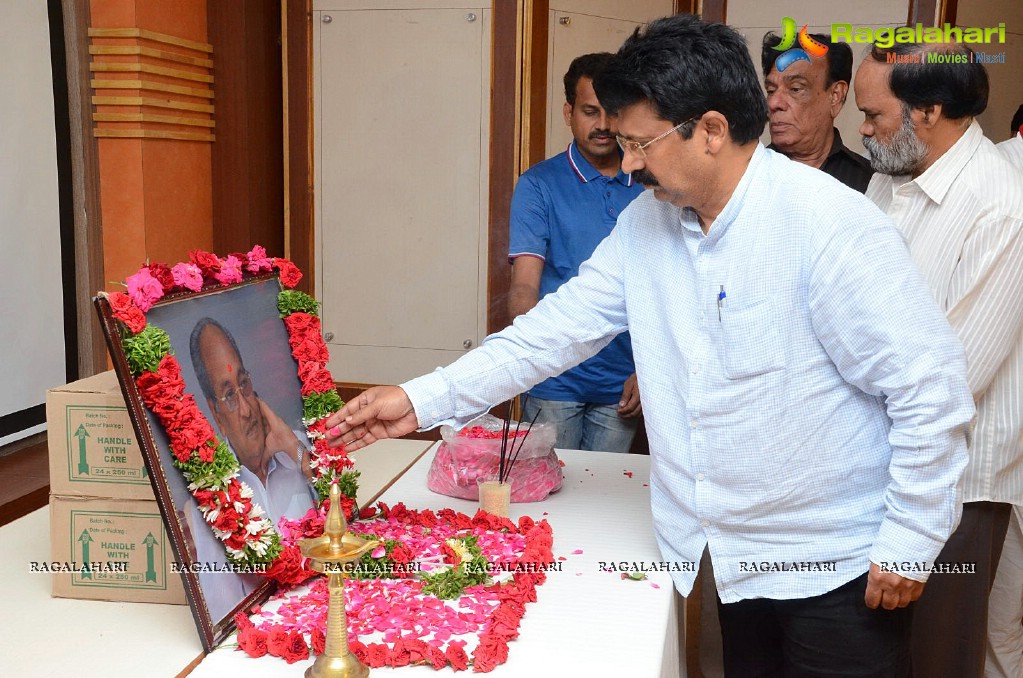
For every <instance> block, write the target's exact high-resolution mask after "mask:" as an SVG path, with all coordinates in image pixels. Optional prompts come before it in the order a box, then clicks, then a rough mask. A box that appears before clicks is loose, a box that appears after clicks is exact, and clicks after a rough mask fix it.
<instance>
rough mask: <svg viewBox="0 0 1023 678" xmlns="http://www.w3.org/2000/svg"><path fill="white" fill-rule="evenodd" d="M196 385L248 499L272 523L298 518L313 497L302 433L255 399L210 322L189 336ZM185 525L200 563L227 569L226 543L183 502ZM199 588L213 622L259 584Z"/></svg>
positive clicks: (204, 578) (227, 341)
mask: <svg viewBox="0 0 1023 678" xmlns="http://www.w3.org/2000/svg"><path fill="white" fill-rule="evenodd" d="M189 353H190V355H191V359H192V367H193V369H194V370H195V375H196V380H197V381H198V383H199V387H200V390H201V391H202V395H203V397H204V398H205V400H206V404H207V406H208V407H209V410H210V412H211V413H212V417H213V422H214V423H215V425H216V429H217V433H218V435H219V437H220V438H221V439H222V440H223V441H224V442H226V443H227V445H228V446H229V447H230V448H231V451H232V452H233V453H234V455H235V456H236V457H237V458H238V461H239V463H240V470H239V476H238V477H239V479H240V480H241V481H242V482H244V483H245V484H246V485H248V486H249V487H250V488H251V489H252V501H253V503H254V504H258V505H259V506H261V507H262V509H263V512H264V513H265V515H266V516H267V517H268V518H269V519H270V520H271V521H272V522H273V523H274V525H276V524H277V523H278V521H280V519H281V518H282V517H287V518H290V519H292V520H294V519H298V518H300V517H302V515H303V514H305V512H306V511H308V510H309V509H310V508H312V507H313V505H314V502H315V500H316V499H317V498H318V497H317V494H316V490H315V489H314V488H313V486H312V485H311V483H310V482H309V476H310V475H311V471H308V470H306V469H307V468H308V451H307V447H306V446H305V445H303V444H302V443H301V442H300V441H301V439H302V438H304V437H305V434H304V433H303V432H301V431H294V430H292V429H291V428H290V427H289V426H288V424H287V423H286V422H284V421H283V420H282V419H281V418H280V417H279V416H278V415H277V414H276V413H275V412H274V411H273V410H272V409H271V408H270V406H269V405H267V403H266V402H265V401H264V400H263V399H262V398H260V397H259V394H258V393H257V392H256V390H255V387H254V385H253V381H252V374H251V373H250V372H249V370H248V369H247V368H246V366H245V363H244V361H243V360H242V356H241V351H240V350H239V349H238V343H237V342H236V341H235V338H234V336H232V334H231V333H230V331H228V330H227V328H225V327H224V326H223V325H222V324H221V323H219V322H217V321H216V320H214V319H213V318H209V317H206V318H202V319H200V320H199V321H198V322H197V323H196V324H195V326H194V328H193V329H192V332H191V336H190V337H189ZM183 513H184V519H185V526H186V528H187V530H188V532H189V533H190V536H191V539H192V545H193V546H194V551H193V554H192V555H193V558H194V560H195V561H196V562H197V563H200V564H204V565H205V564H212V563H217V564H221V563H224V564H226V563H227V557H226V554H225V552H224V544H223V542H221V541H220V540H219V539H217V538H216V536H215V535H214V534H213V531H212V530H211V529H210V528H209V526H208V525H207V524H206V521H205V519H204V518H203V516H202V513H201V512H200V511H199V508H198V506H197V505H196V503H195V500H194V499H192V498H191V497H189V498H188V499H187V500H186V504H185V506H184V510H183ZM198 577H199V585H200V588H201V589H202V592H203V597H204V599H205V600H206V605H207V608H208V610H209V613H210V617H211V618H212V619H213V620H214V621H216V620H219V619H221V618H223V617H224V616H225V615H226V614H228V613H229V612H230V611H231V610H232V609H233V608H234V606H235V605H237V604H238V603H240V602H241V601H242V600H243V599H244V598H245V596H247V595H248V594H249V593H251V592H252V591H253V590H255V588H256V587H257V586H259V584H260V583H262V581H263V578H262V577H260V576H259V575H256V574H233V573H223V572H216V571H205V570H201V571H200V572H199V574H198Z"/></svg>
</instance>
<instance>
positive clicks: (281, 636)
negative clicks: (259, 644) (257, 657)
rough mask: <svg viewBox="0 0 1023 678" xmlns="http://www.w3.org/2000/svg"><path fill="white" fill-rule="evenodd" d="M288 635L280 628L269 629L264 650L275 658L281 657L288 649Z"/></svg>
mask: <svg viewBox="0 0 1023 678" xmlns="http://www.w3.org/2000/svg"><path fill="white" fill-rule="evenodd" d="M289 640H290V638H289V634H288V632H287V631H285V630H284V629H283V628H281V627H280V626H274V627H273V628H271V629H270V631H269V633H268V634H267V637H266V649H267V651H268V652H269V653H270V654H272V655H273V656H275V657H283V656H284V653H285V652H286V651H287V648H288V641H289Z"/></svg>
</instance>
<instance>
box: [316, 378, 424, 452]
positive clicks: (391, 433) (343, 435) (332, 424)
mask: <svg viewBox="0 0 1023 678" xmlns="http://www.w3.org/2000/svg"><path fill="white" fill-rule="evenodd" d="M418 427H419V420H418V419H416V412H415V410H414V409H412V401H411V400H409V398H408V396H407V395H406V394H405V391H403V390H402V389H401V387H399V386H374V387H373V388H370V389H367V390H365V391H363V392H362V393H360V394H359V395H358V396H357V397H356V398H353V399H352V400H350V401H348V404H346V405H345V406H344V407H342V408H341V409H340V410H339V411H338V412H337V413H336V414H332V415H330V417H328V418H327V440H329V441H330V445H331V447H337V446H338V445H341V444H342V443H343V444H344V446H345V448H346V449H347V450H349V451H352V450H358V449H361V448H363V447H366V446H367V445H369V444H371V443H375V442H376V441H378V440H383V439H384V438H400V437H401V436H403V435H406V434H408V433H412V432H413V431H415V430H416V429H417V428H418Z"/></svg>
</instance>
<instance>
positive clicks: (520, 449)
mask: <svg viewBox="0 0 1023 678" xmlns="http://www.w3.org/2000/svg"><path fill="white" fill-rule="evenodd" d="M541 412H543V408H537V410H536V414H534V415H533V419H532V421H530V422H529V428H527V429H526V435H524V436H522V440H520V441H519V446H518V448H516V449H514V452H513V453H512V455H511V461H509V462H508V470H507V473H505V476H504V478H500V480H501V482H504V481H505V480H507V479H508V478H510V477H511V470H512V466H514V465H515V460H516V459H518V458H519V452H521V451H522V446H523V445H525V444H526V438H528V437H529V433H530V431H532V430H533V424H535V423H536V418H537V417H539V416H540V413H541ZM521 423H522V422H518V424H516V425H515V434H516V435H518V432H519V424H521ZM512 447H513V448H515V442H514V441H512Z"/></svg>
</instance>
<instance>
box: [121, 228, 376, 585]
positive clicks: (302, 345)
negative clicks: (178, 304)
mask: <svg viewBox="0 0 1023 678" xmlns="http://www.w3.org/2000/svg"><path fill="white" fill-rule="evenodd" d="M274 271H276V272H277V274H278V277H279V280H280V284H281V287H282V291H281V293H280V294H279V295H278V299H277V307H278V310H279V311H280V315H281V318H282V320H283V322H284V325H285V327H286V328H287V331H288V343H289V345H290V347H291V351H292V355H293V356H294V358H295V359H296V361H297V362H298V376H299V379H300V381H301V383H302V411H303V423H304V424H305V426H306V428H307V432H308V435H309V438H310V440H312V441H313V445H314V447H313V450H312V451H311V453H310V457H311V460H310V466H311V467H312V469H313V477H314V482H313V484H314V486H315V487H316V489H317V491H318V492H319V494H320V499H321V504H322V503H324V502H326V497H327V496H328V494H329V489H330V485H331V484H332V483H335V482H336V483H338V484H339V487H340V489H341V495H342V497H341V502H342V509H343V510H344V511H345V515H346V516H348V517H351V515H352V512H353V509H354V506H355V494H356V490H357V478H358V472H357V471H353V470H352V469H351V467H352V461H351V460H350V459H349V458H348V455H347V453H346V452H345V450H344V447H343V446H342V447H339V448H331V447H329V446H328V444H327V440H326V432H325V428H326V427H325V425H324V423H323V420H324V419H325V418H326V417H327V416H328V415H330V414H332V413H334V412H336V411H337V410H339V409H341V407H342V406H343V405H344V402H343V401H342V400H341V397H340V396H339V395H338V392H337V390H336V389H335V387H334V380H333V378H332V377H331V375H330V372H329V371H328V370H327V368H326V363H327V360H328V355H327V347H326V344H325V343H324V341H323V337H322V333H321V330H320V319H319V317H318V311H319V304H318V302H317V301H316V300H315V299H313V298H312V297H310V296H309V295H307V294H304V293H302V292H299V291H296V290H293V289H292V288H294V287H295V285H297V284H298V282H299V281H300V280H301V278H302V273H301V271H299V270H298V267H297V266H295V264H293V263H292V262H291V261H288V260H287V259H283V258H280V257H268V256H267V254H266V250H265V249H264V248H263V247H261V246H259V245H256V246H255V247H253V248H252V249H251V250H250V251H249V252H248V253H245V254H241V253H237V254H229V255H228V256H227V257H224V258H220V257H218V256H217V255H215V254H213V253H211V252H206V251H203V250H195V251H193V252H190V253H189V261H188V262H182V263H179V264H176V265H175V266H173V267H170V266H168V265H166V264H162V263H150V264H147V265H146V266H143V267H142V268H141V269H140V270H139V272H138V273H136V274H135V275H132V276H129V277H128V279H127V281H126V286H127V292H117V293H114V294H110V295H107V298H108V300H109V302H110V307H111V310H112V315H113V317H114V319H115V320H117V321H118V323H119V329H120V333H121V343H122V346H123V348H124V355H125V358H126V359H127V363H128V367H129V369H130V371H131V374H132V377H133V378H134V379H135V384H136V386H137V387H138V390H139V394H140V396H141V398H142V402H143V403H144V404H145V405H146V407H147V408H149V410H150V411H151V412H153V414H154V415H155V416H156V418H157V419H158V420H159V421H160V424H161V425H162V426H163V428H164V430H165V431H166V432H167V436H168V439H169V441H170V448H171V452H172V453H173V456H174V462H173V463H174V466H175V467H176V468H177V469H178V470H180V471H181V473H182V475H183V476H184V477H185V480H187V481H188V489H189V491H190V492H191V493H192V496H193V497H194V498H195V500H196V502H197V505H198V507H199V511H200V512H201V513H202V515H203V518H204V519H205V520H206V522H207V523H208V524H209V525H210V528H211V529H212V531H213V534H214V535H216V537H217V538H218V539H220V540H221V541H222V542H223V543H224V549H225V551H226V553H227V557H228V560H229V561H230V562H231V563H233V564H235V565H240V566H243V567H250V568H253V569H257V570H263V574H264V575H265V576H267V577H268V578H270V579H273V580H275V581H277V582H279V583H282V584H297V583H301V582H302V581H305V580H306V579H308V578H309V577H310V576H311V575H313V574H315V573H314V572H312V570H310V569H308V568H307V567H305V564H304V559H303V558H302V554H301V552H300V551H299V549H298V547H297V546H296V545H294V544H289V545H285V546H282V544H281V540H280V536H279V535H278V533H277V532H276V531H275V530H274V525H273V524H272V522H271V521H270V519H269V518H267V517H266V516H265V513H264V511H263V509H262V507H260V506H259V505H257V504H254V503H253V502H252V496H253V494H252V489H251V488H250V487H248V486H247V485H246V484H245V483H243V482H242V481H240V480H239V479H238V472H239V468H240V467H239V464H238V460H237V459H235V457H234V455H233V454H232V453H231V450H230V449H229V448H228V446H227V445H226V443H224V442H223V441H221V440H219V439H218V438H217V436H216V434H215V433H214V431H213V427H212V426H210V423H209V421H207V419H206V417H205V416H204V415H203V414H202V412H201V411H200V410H199V408H198V406H197V405H196V402H195V398H194V396H192V395H191V394H189V393H187V392H186V391H185V382H184V380H183V379H182V377H181V365H180V364H179V363H178V360H177V358H175V357H174V355H173V353H172V351H171V346H170V338H169V337H168V335H167V333H166V332H165V331H164V330H162V329H160V328H158V327H156V326H154V325H151V324H148V323H147V321H146V315H145V314H146V312H148V311H149V309H150V308H152V307H153V305H154V304H155V303H156V302H157V301H159V300H160V299H162V298H164V297H165V296H168V295H172V294H173V295H183V294H188V293H194V292H199V291H202V290H205V289H211V288H215V287H220V286H226V285H231V284H234V283H240V282H242V281H243V280H245V279H247V278H249V279H251V278H253V277H256V276H260V275H265V274H269V273H272V272H274ZM254 566H258V567H254ZM264 568H265V569H264Z"/></svg>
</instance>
